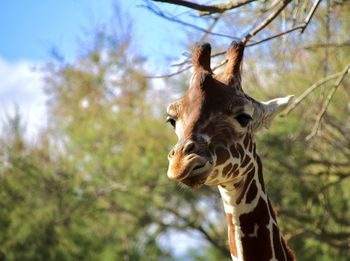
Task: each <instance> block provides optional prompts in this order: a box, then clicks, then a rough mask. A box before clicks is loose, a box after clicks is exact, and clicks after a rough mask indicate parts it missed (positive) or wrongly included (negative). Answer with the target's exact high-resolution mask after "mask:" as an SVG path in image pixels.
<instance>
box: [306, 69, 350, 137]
mask: <svg viewBox="0 0 350 261" xmlns="http://www.w3.org/2000/svg"><path fill="white" fill-rule="evenodd" d="M349 72H350V64H348V65H347V66H346V67H345V69H344V70H343V72H342V74H341V75H340V76H339V78H338V79H337V80H336V81H335V83H334V86H333V88H332V90H331V91H330V92H329V94H328V96H327V98H326V103H325V105H324V106H323V108H322V110H321V111H320V113H319V114H318V116H317V119H316V122H315V125H314V127H313V129H312V132H311V133H310V134H309V135H308V136H307V137H306V140H310V139H311V138H313V137H314V136H315V135H316V134H317V131H318V128H319V127H320V123H321V120H322V117H323V116H324V114H325V113H326V111H327V109H328V106H329V103H330V102H331V100H332V98H333V96H334V94H335V92H336V91H337V89H338V87H339V85H340V84H341V83H342V81H343V80H344V78H345V76H346V75H347V74H348V73H349Z"/></svg>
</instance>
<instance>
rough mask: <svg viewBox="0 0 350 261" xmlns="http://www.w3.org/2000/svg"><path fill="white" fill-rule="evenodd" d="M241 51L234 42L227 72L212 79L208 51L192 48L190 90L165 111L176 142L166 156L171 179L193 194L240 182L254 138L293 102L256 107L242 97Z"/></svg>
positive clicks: (285, 100)
mask: <svg viewBox="0 0 350 261" xmlns="http://www.w3.org/2000/svg"><path fill="white" fill-rule="evenodd" d="M243 51H244V45H243V44H242V43H239V42H233V43H232V44H231V46H230V47H229V49H228V51H227V56H228V63H227V65H226V67H225V69H224V70H223V71H222V72H221V73H220V74H217V75H214V74H213V73H212V70H211V68H210V57H211V47H210V45H209V44H207V43H206V44H203V45H200V46H197V47H196V48H195V50H194V52H193V55H192V63H193V74H192V77H191V81H190V85H189V88H188V90H187V91H186V92H185V94H184V96H183V97H182V98H180V99H178V100H176V101H175V102H173V103H171V104H170V105H169V106H168V108H167V114H168V117H167V121H168V122H169V123H170V124H171V125H172V126H173V127H174V129H175V132H176V135H177V136H178V142H177V144H176V145H175V146H174V147H173V149H172V150H171V151H170V153H169V155H168V159H169V167H168V177H169V178H170V179H173V180H176V181H180V182H182V183H184V184H186V185H188V186H190V187H193V188H196V187H200V186H201V185H203V184H206V185H223V184H225V183H227V182H231V181H235V179H239V178H240V177H241V176H242V175H244V171H243V170H244V169H245V168H246V167H247V166H248V165H249V164H250V161H252V160H253V159H254V157H252V155H253V154H255V144H254V142H253V133H254V132H255V131H257V130H258V129H260V128H261V127H264V126H265V127H268V126H269V125H270V123H271V121H272V119H273V118H274V117H275V116H276V115H277V114H278V113H279V112H281V111H282V110H283V109H284V108H286V107H287V106H288V104H289V102H290V101H291V98H292V96H288V97H285V98H279V99H274V100H271V101H269V102H258V101H256V100H254V99H253V98H251V97H249V96H248V95H247V94H245V93H244V91H243V89H242V87H241V75H240V67H241V61H242V58H243ZM246 155H250V156H246ZM237 181H238V180H237Z"/></svg>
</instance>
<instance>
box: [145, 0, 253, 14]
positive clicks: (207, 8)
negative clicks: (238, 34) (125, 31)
mask: <svg viewBox="0 0 350 261" xmlns="http://www.w3.org/2000/svg"><path fill="white" fill-rule="evenodd" d="M152 1H154V2H163V3H168V4H174V5H180V6H185V7H188V8H191V9H194V10H197V11H200V12H199V15H201V16H203V15H210V14H213V13H223V12H225V11H227V10H231V9H234V8H237V7H240V6H242V5H246V4H249V3H251V2H254V1H256V0H236V1H228V2H227V3H221V4H214V5H201V4H196V3H192V2H188V1H183V0H152Z"/></svg>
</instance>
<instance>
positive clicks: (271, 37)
mask: <svg viewBox="0 0 350 261" xmlns="http://www.w3.org/2000/svg"><path fill="white" fill-rule="evenodd" d="M302 28H304V27H303V26H301V25H299V26H296V27H293V28H291V29H289V30H287V31H284V32H282V33H279V34H275V35H273V36H270V37H267V38H264V39H262V40H259V41H257V42H254V43H251V44H247V45H246V47H251V46H254V45H258V44H261V43H263V42H266V41H270V40H272V39H274V38H277V37H280V36H282V35H285V34H289V33H291V32H294V31H296V30H300V29H302Z"/></svg>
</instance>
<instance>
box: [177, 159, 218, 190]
mask: <svg viewBox="0 0 350 261" xmlns="http://www.w3.org/2000/svg"><path fill="white" fill-rule="evenodd" d="M212 166H213V164H212V163H211V162H210V161H206V162H205V163H204V164H200V165H197V166H195V167H194V168H193V169H192V170H191V171H190V173H189V174H188V176H187V177H186V178H185V179H183V180H181V182H182V183H184V184H186V185H187V186H189V187H191V188H199V187H201V186H202V185H203V184H204V183H205V181H206V180H207V177H208V176H209V174H210V172H211V169H212Z"/></svg>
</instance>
